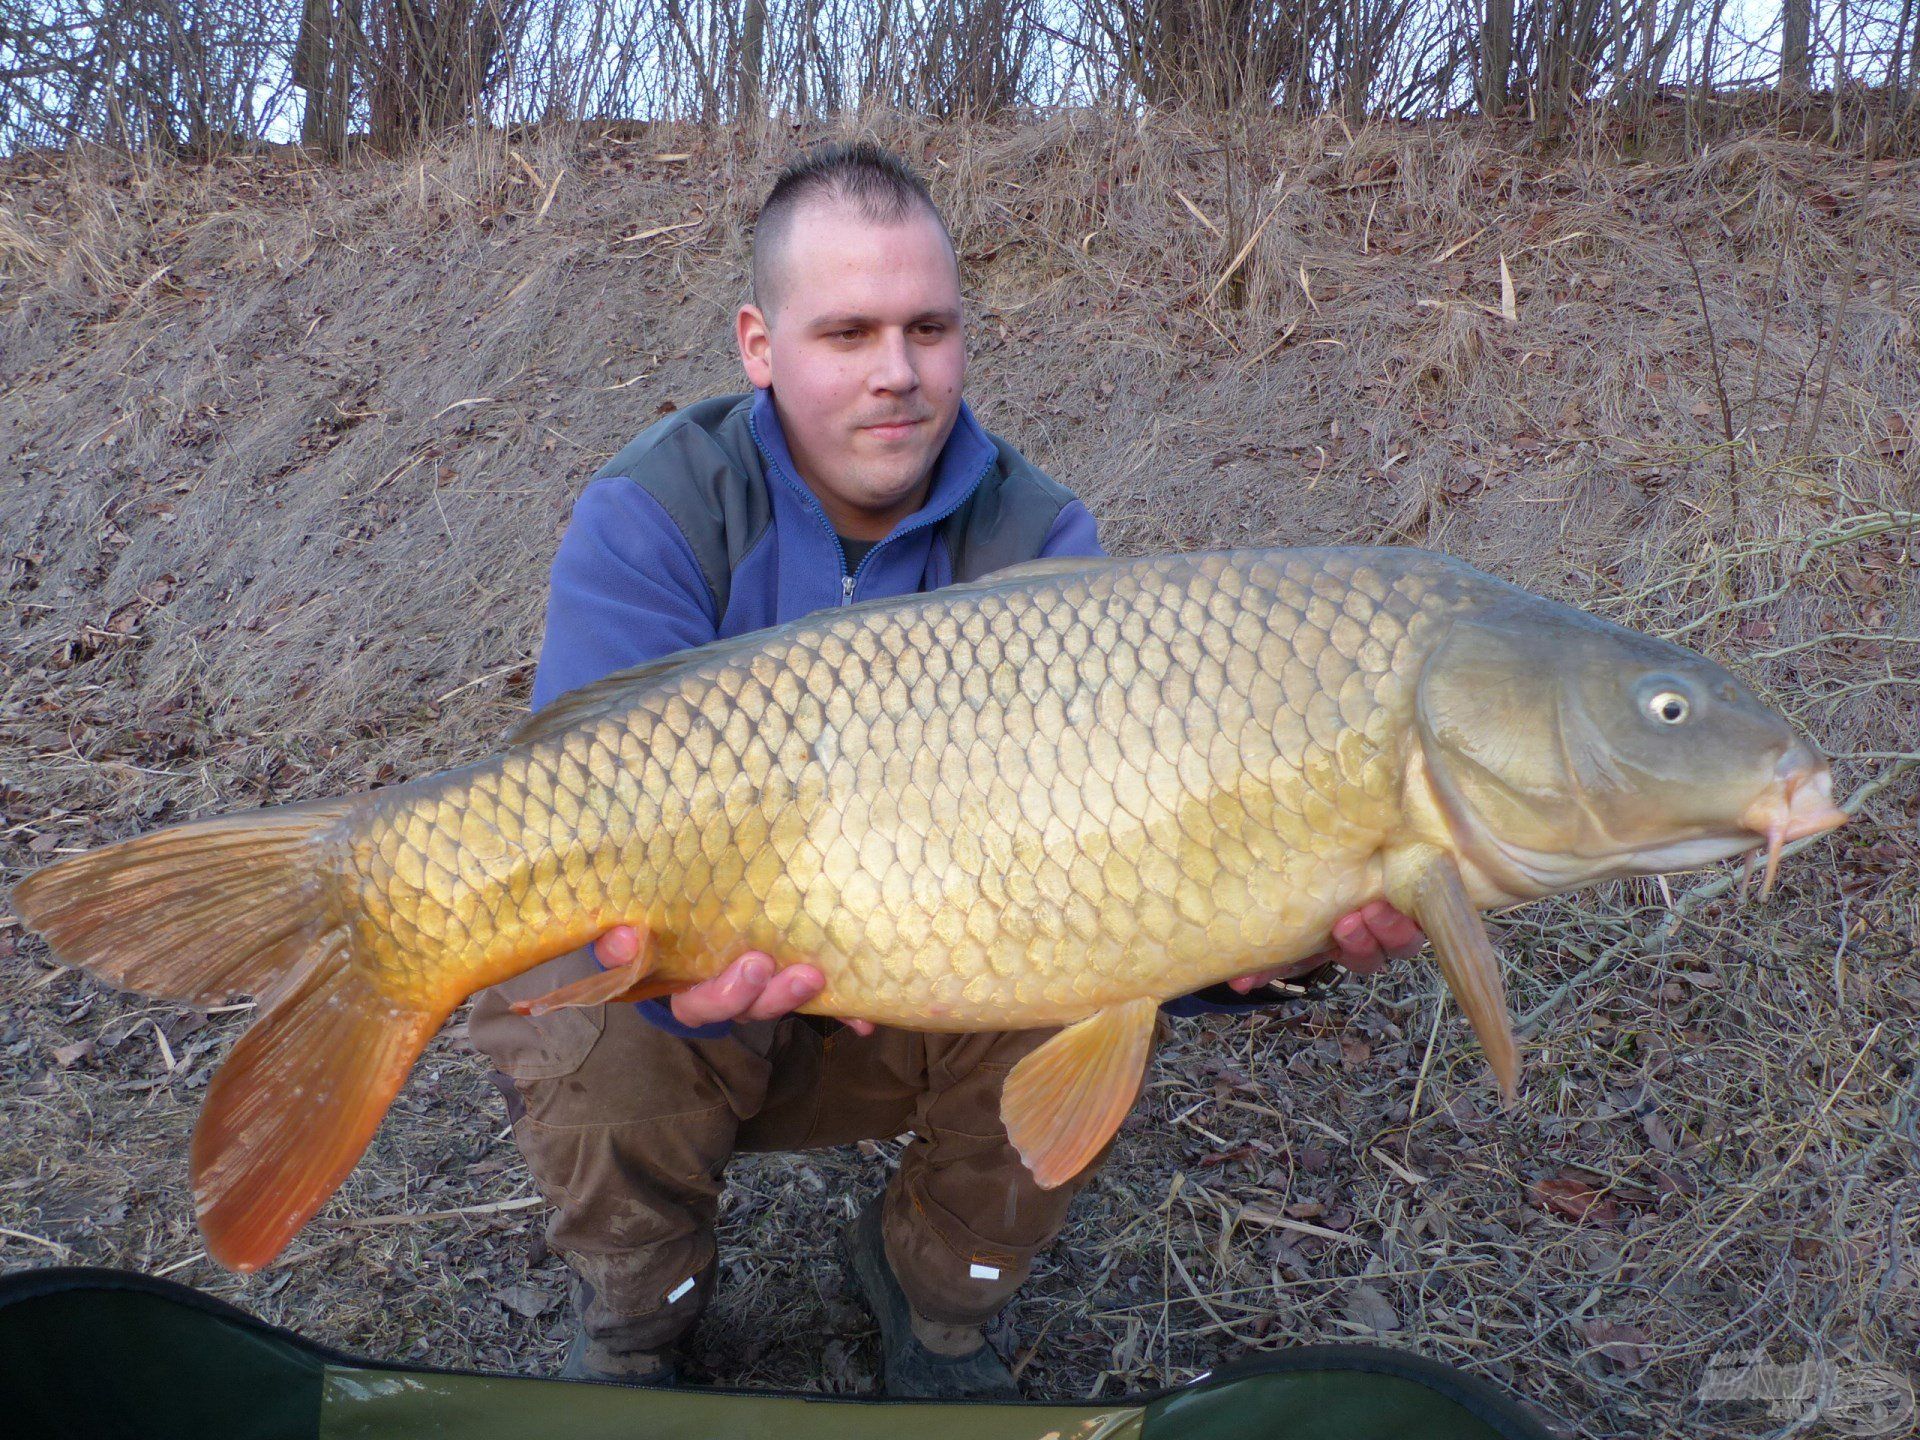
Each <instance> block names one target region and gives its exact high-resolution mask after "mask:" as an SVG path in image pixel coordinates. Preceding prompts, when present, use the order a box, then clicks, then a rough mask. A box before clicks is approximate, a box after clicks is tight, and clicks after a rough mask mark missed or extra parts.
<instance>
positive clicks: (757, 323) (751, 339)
mask: <svg viewBox="0 0 1920 1440" xmlns="http://www.w3.org/2000/svg"><path fill="white" fill-rule="evenodd" d="M733 330H734V339H735V340H737V341H738V342H739V345H740V363H741V365H742V366H744V367H745V369H746V372H747V379H748V380H750V381H752V382H753V384H754V386H755V388H756V389H760V390H765V389H768V388H770V387H771V386H772V384H773V337H772V336H771V335H769V334H768V333H767V317H766V316H765V315H763V314H761V313H760V307H759V306H758V305H742V306H741V307H740V313H739V314H738V315H736V316H735V317H734V326H733Z"/></svg>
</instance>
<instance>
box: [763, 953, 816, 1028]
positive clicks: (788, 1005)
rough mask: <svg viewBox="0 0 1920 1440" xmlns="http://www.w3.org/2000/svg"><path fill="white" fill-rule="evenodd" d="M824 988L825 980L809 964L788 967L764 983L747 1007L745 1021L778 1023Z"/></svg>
mask: <svg viewBox="0 0 1920 1440" xmlns="http://www.w3.org/2000/svg"><path fill="white" fill-rule="evenodd" d="M826 988H827V977H826V976H824V975H822V974H821V973H820V972H819V971H818V970H817V969H815V968H814V967H813V966H811V965H789V966H788V967H787V968H786V969H784V970H782V971H781V972H780V973H779V974H777V975H775V976H774V977H773V978H772V979H771V980H769V981H768V982H767V983H766V986H765V987H764V988H763V989H762V990H761V991H760V993H759V994H758V995H757V996H755V997H754V1000H753V1003H752V1004H750V1005H749V1006H747V1011H746V1014H745V1015H744V1016H743V1017H742V1018H743V1019H747V1020H778V1019H779V1018H780V1017H781V1016H782V1015H790V1014H792V1013H793V1012H794V1011H795V1010H797V1009H798V1008H799V1007H800V1006H802V1005H804V1004H806V1003H807V1001H809V1000H811V999H813V997H814V996H816V995H818V994H819V993H820V992H821V991H822V990H824V989H826Z"/></svg>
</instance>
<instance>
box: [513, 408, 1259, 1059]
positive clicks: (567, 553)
mask: <svg viewBox="0 0 1920 1440" xmlns="http://www.w3.org/2000/svg"><path fill="white" fill-rule="evenodd" d="M751 427H752V433H753V439H754V444H755V446H756V448H757V449H758V450H759V452H760V457H761V459H762V461H763V462H764V467H765V471H766V476H767V481H766V484H767V490H768V496H769V499H770V500H771V502H772V523H771V524H769V525H768V526H767V527H766V529H765V531H764V532H763V533H762V534H761V536H760V538H759V540H758V541H757V542H756V543H755V544H754V546H753V548H752V549H751V550H750V551H749V552H748V553H747V554H746V555H745V556H743V557H742V558H741V560H740V561H739V563H738V564H737V565H736V566H735V567H734V569H733V573H732V583H731V585H730V587H729V588H728V591H727V600H726V608H725V613H723V614H716V613H715V601H714V596H713V592H712V590H711V589H710V588H709V586H708V584H707V581H706V579H705V577H704V576H703V574H702V571H701V568H700V564H699V562H698V560H697V559H696V557H695V555H694V551H693V547H692V546H691V545H690V544H689V543H688V540H687V537H686V535H685V534H684V533H683V532H682V531H681V529H680V528H679V526H678V525H676V524H675V522H674V520H673V518H672V517H671V516H670V515H669V514H668V513H667V511H666V509H665V508H664V507H663V506H662V505H661V504H660V503H659V501H657V500H656V499H655V498H654V497H653V495H651V494H649V493H648V491H647V490H646V489H644V488H643V487H642V486H641V485H640V484H638V483H636V481H634V480H633V479H632V478H630V477H626V476H618V475H615V476H606V477H603V478H600V479H596V480H594V481H593V482H592V483H591V484H590V485H588V486H587V488H586V489H585V490H584V491H583V492H582V493H581V495H580V498H579V500H578V501H577V502H576V504H575V505H574V510H573V519H572V523H571V524H569V525H568V527H567V531H566V534H565V535H564V536H563V537H562V538H561V541H560V550H559V553H558V555H557V556H556V557H555V559H554V562H553V574H552V584H551V589H550V591H549V593H548V598H547V623H546V636H545V640H544V642H543V643H542V645H541V649H540V662H539V667H538V669H537V670H536V672H535V675H534V682H533V708H534V709H536V710H538V709H540V708H541V707H543V706H545V705H547V704H549V703H550V702H551V701H553V700H554V699H555V698H557V697H558V696H560V695H563V694H565V693H566V692H567V691H569V690H573V689H575V688H577V687H579V686H581V685H586V684H590V683H592V682H593V681H595V680H599V679H601V678H602V677H604V676H606V675H609V674H611V673H612V672H613V671H615V670H621V669H625V668H627V667H628V666H633V665H641V664H644V663H646V662H647V661H649V660H655V659H659V658H660V657H662V656H665V655H669V654H671V653H673V652H674V651H677V650H684V649H687V648H688V647H690V646H694V645H703V644H706V643H707V642H708V641H711V640H718V639H727V638H729V637H731V636H734V635H739V634H743V633H745V632H747V631H749V630H759V629H764V628H765V627H767V626H769V625H777V624H781V623H784V622H785V621H788V620H794V619H798V618H799V617H800V616H802V615H807V614H811V613H812V612H814V611H816V610H821V609H825V608H828V607H830V606H835V605H843V604H848V603H851V602H852V601H855V600H873V599H880V598H883V597H886V596H893V595H911V594H916V593H918V592H920V591H924V590H935V589H938V588H940V587H941V586H943V585H948V584H951V583H952V582H953V578H954V575H953V565H952V561H951V557H950V556H949V555H948V553H947V549H946V545H945V543H944V541H943V539H942V538H941V535H940V531H939V524H940V522H941V521H942V520H944V519H946V518H947V516H949V515H951V514H952V513H953V512H954V511H955V510H956V509H958V508H959V506H961V505H962V504H964V503H965V501H966V500H967V498H968V497H969V496H970V495H972V493H973V492H974V490H975V488H976V487H977V486H978V485H979V484H980V482H981V481H982V480H983V479H984V478H985V477H986V474H987V472H988V470H989V468H990V467H991V466H992V464H993V462H994V458H995V454H996V451H995V447H994V443H993V441H992V439H991V438H990V437H989V436H988V435H987V433H986V431H985V430H983V429H982V428H981V426H980V424H979V422H978V421H977V420H975V419H974V416H973V413H972V411H971V410H970V409H968V408H967V406H966V405H965V404H962V405H961V407H960V414H959V418H958V419H957V420H956V421H955V423H954V427H953V433H952V434H951V435H949V436H948V438H947V443H946V445H945V446H944V447H943V448H942V450H941V452H940V455H939V458H938V459H937V461H936V462H935V467H934V478H933V484H932V486H931V487H930V489H929V491H928V494H927V501H926V503H925V504H924V505H923V506H921V507H920V509H918V510H916V511H915V512H914V513H913V514H912V515H909V516H908V517H907V518H906V519H904V520H902V521H901V522H900V523H899V524H897V525H896V526H894V528H893V530H892V532H891V533H889V534H888V535H887V536H886V538H885V539H883V540H881V541H880V542H879V543H878V544H877V545H875V546H874V547H873V549H872V550H870V551H869V552H868V553H867V555H866V557H865V558H864V559H863V560H862V561H861V562H860V564H859V567H858V568H857V570H856V571H855V572H854V574H852V575H851V576H849V575H848V574H847V573H846V557H845V552H844V550H843V549H842V547H841V544H840V540H839V537H838V536H837V535H835V533H834V531H833V527H832V525H831V523H830V522H829V521H828V519H827V515H826V512H825V511H824V510H823V509H821V507H820V502H819V500H818V499H816V498H815V497H814V494H813V492H812V491H811V490H810V489H808V487H807V485H806V482H805V481H803V480H802V479H801V478H800V475H799V472H798V471H797V470H796V469H795V468H794V464H793V457H792V455H791V454H790V452H789V451H788V449H787V441H786V436H785V435H784V434H783V433H782V431H781V428H780V420H779V416H778V413H777V412H776V411H775V409H774V405H773V396H772V393H771V392H770V391H767V390H761V391H760V392H759V393H758V394H757V395H756V396H755V397H754V402H753V407H752V412H751ZM1104 553H1105V552H1103V551H1102V550H1101V548H1100V542H1099V539H1098V536H1097V534H1096V532H1095V526H1094V520H1093V516H1092V515H1091V514H1090V513H1089V512H1088V510H1087V508H1086V506H1085V505H1083V504H1081V503H1080V502H1079V501H1078V500H1074V501H1071V502H1069V503H1068V504H1067V505H1066V506H1064V507H1063V508H1062V509H1061V511H1060V513H1059V515H1058V517H1057V518H1056V519H1055V521H1054V523H1053V527H1052V530H1051V531H1050V533H1049V534H1048V535H1047V537H1046V540H1045V542H1044V544H1043V545H1042V546H1041V549H1040V551H1039V554H1038V555H1037V556H1035V557H1032V558H1036V559H1037V558H1040V557H1042V556H1051V555H1087V556H1098V555H1101V554H1104ZM1262 1003H1263V1002H1260V1001H1239V1000H1238V998H1237V997H1233V996H1232V992H1230V991H1225V990H1224V989H1223V987H1218V986H1215V987H1211V989H1210V990H1209V991H1208V992H1207V999H1206V1000H1201V999H1199V998H1198V997H1196V996H1187V997H1183V998H1182V999H1180V1000H1175V1001H1171V1002H1169V1003H1168V1005H1167V1006H1166V1007H1165V1008H1166V1009H1167V1010H1168V1011H1169V1012H1170V1013H1173V1014H1197V1013H1204V1012H1206V1011H1239V1010H1250V1009H1257V1008H1260V1006H1261V1004H1262ZM640 1009H641V1012H642V1013H643V1014H645V1015H646V1016H647V1017H648V1018H649V1019H650V1020H652V1021H653V1022H654V1023H655V1024H658V1025H660V1026H661V1027H662V1028H664V1029H667V1030H670V1031H672V1032H674V1033H675V1034H680V1035H687V1036H692V1037H697V1038H703V1039H704V1038H712V1037H715V1036H719V1035H724V1034H726V1033H727V1031H728V1030H729V1028H730V1026H729V1025H727V1024H725V1023H722V1024H719V1025H710V1026H701V1027H689V1026H685V1025H682V1024H680V1022H679V1021H677V1020H675V1019H674V1018H673V1014H672V1012H671V1010H669V1009H668V1008H667V1006H665V1005H664V1004H662V1003H660V1002H659V1001H645V1002H642V1004H641V1006H640Z"/></svg>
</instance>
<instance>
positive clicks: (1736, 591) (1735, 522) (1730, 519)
mask: <svg viewBox="0 0 1920 1440" xmlns="http://www.w3.org/2000/svg"><path fill="white" fill-rule="evenodd" d="M1669 223H1672V224H1673V238H1674V239H1676V240H1678V241H1679V242H1680V253H1681V255H1683V256H1684V257H1686V262H1687V269H1689V270H1691V271H1692V272H1693V293H1694V294H1696V295H1698V296H1699V297H1700V320H1701V323H1702V324H1704V325H1705V326H1706V327H1707V359H1708V360H1709V361H1711V362H1712V365H1713V393H1714V396H1715V398H1717V399H1718V400H1719V401H1720V431H1721V433H1722V434H1723V435H1725V436H1726V437H1727V529H1728V531H1729V533H1730V535H1731V538H1732V539H1733V541H1734V543H1735V544H1738V543H1739V541H1740V476H1739V472H1738V470H1737V469H1736V468H1735V465H1734V459H1733V451H1734V441H1733V406H1732V405H1730V404H1729V403H1728V402H1727V377H1726V376H1725V375H1724V374H1723V373H1722V372H1721V369H1720V342H1719V341H1718V340H1717V339H1716V338H1715V337H1714V333H1713V314H1712V312H1711V311H1710V310H1709V309H1708V308H1707V287H1706V283H1705V282H1704V281H1702V280H1701V278H1700V267H1699V266H1698V265H1696V264H1695V263H1694V260H1693V251H1692V249H1691V248H1690V247H1689V246H1688V245H1687V237H1686V235H1685V233H1684V232H1683V231H1682V230H1681V229H1680V226H1679V225H1678V224H1677V223H1674V222H1669ZM1755 363H1756V364H1758V363H1759V362H1758V360H1757V359H1756V360H1755ZM1727 578H1728V587H1729V589H1730V590H1731V591H1732V592H1733V593H1732V597H1731V598H1733V599H1735V600H1738V599H1739V598H1740V567H1739V565H1738V563H1737V562H1736V563H1735V564H1734V566H1733V567H1732V568H1731V569H1730V570H1728V572H1727Z"/></svg>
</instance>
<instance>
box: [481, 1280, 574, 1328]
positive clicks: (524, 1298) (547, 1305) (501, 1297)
mask: <svg viewBox="0 0 1920 1440" xmlns="http://www.w3.org/2000/svg"><path fill="white" fill-rule="evenodd" d="M493 1298H494V1299H495V1300H498V1301H499V1302H500V1303H501V1304H502V1305H504V1306H506V1307H507V1309H509V1310H511V1311H512V1312H513V1313H514V1314H516V1315H518V1316H520V1317H521V1318H522V1319H524V1320H537V1319H539V1318H540V1317H541V1316H542V1315H544V1314H546V1313H547V1311H549V1310H551V1309H552V1308H553V1307H554V1306H555V1305H556V1304H558V1303H559V1299H558V1297H557V1296H554V1295H552V1294H549V1293H548V1292H547V1291H545V1290H538V1289H535V1288H534V1287H533V1286H531V1285H509V1286H507V1287H506V1288H504V1289H501V1290H496V1291H494V1292H493Z"/></svg>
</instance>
